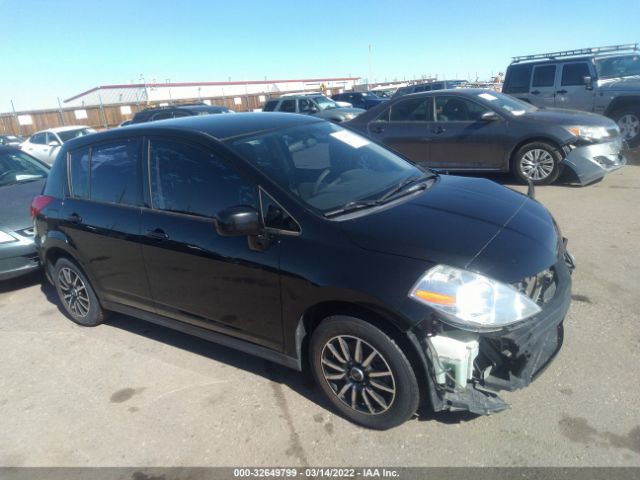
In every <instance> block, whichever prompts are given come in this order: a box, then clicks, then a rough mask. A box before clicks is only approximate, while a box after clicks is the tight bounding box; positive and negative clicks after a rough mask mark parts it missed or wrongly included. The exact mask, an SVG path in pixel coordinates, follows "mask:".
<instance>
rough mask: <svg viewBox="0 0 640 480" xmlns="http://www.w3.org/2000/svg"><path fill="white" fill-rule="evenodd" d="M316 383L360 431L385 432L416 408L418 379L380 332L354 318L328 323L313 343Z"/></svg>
mask: <svg viewBox="0 0 640 480" xmlns="http://www.w3.org/2000/svg"><path fill="white" fill-rule="evenodd" d="M310 355H311V366H312V371H313V375H314V377H315V380H316V382H317V384H318V386H319V387H320V389H321V390H322V392H323V393H324V395H325V396H326V398H327V399H328V400H329V401H330V402H331V404H332V405H333V406H334V407H335V408H336V409H337V410H338V411H339V412H340V413H342V415H344V416H345V417H346V418H348V419H349V420H351V421H353V422H354V423H357V424H359V425H362V426H365V427H368V428H374V429H378V430H386V429H389V428H393V427H395V426H398V425H400V424H402V423H404V422H405V421H406V420H408V419H409V418H410V417H411V416H412V415H413V414H414V413H415V411H416V409H417V408H418V403H419V400H420V393H419V388H418V382H417V380H416V376H415V373H414V371H413V368H412V367H411V364H410V363H409V360H407V357H406V356H405V354H404V353H403V351H402V350H401V349H400V348H399V347H398V345H397V344H396V343H395V342H394V341H393V340H392V339H391V338H390V337H389V336H388V335H387V334H386V333H384V332H383V331H382V330H380V329H378V328H376V327H374V326H373V325H371V324H369V323H367V322H365V321H363V320H360V319H357V318H353V317H347V316H335V317H329V318H327V319H325V320H324V321H323V322H322V323H321V324H320V326H319V327H318V328H317V329H316V331H315V332H314V333H313V336H312V337H311V344H310Z"/></svg>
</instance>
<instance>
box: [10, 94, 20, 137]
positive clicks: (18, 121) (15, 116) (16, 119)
mask: <svg viewBox="0 0 640 480" xmlns="http://www.w3.org/2000/svg"><path fill="white" fill-rule="evenodd" d="M11 110H13V118H14V119H15V121H16V124H17V125H18V134H19V135H20V136H22V125H20V120H19V119H18V114H17V113H16V107H15V106H14V105H13V100H11Z"/></svg>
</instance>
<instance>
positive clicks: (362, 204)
mask: <svg viewBox="0 0 640 480" xmlns="http://www.w3.org/2000/svg"><path fill="white" fill-rule="evenodd" d="M377 205H380V202H378V201H377V200H368V201H355V202H348V203H345V204H344V205H343V206H341V207H340V208H336V209H335V210H330V211H328V212H325V213H324V216H325V217H335V216H336V215H341V214H343V213H349V212H353V211H354V210H360V209H362V208H370V207H375V206H377Z"/></svg>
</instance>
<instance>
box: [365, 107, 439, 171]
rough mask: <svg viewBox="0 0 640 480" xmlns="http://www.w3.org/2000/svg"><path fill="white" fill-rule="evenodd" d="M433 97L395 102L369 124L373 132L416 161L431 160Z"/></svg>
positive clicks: (379, 138)
mask: <svg viewBox="0 0 640 480" xmlns="http://www.w3.org/2000/svg"><path fill="white" fill-rule="evenodd" d="M431 120H433V97H418V98H407V99H403V100H398V101H397V102H393V104H392V105H390V106H389V108H387V109H386V110H385V111H384V112H383V113H382V114H381V115H379V116H378V117H377V118H376V119H375V120H374V121H373V122H370V123H369V125H368V126H367V128H368V131H369V135H370V136H371V137H373V138H375V139H376V140H378V141H379V142H382V143H384V144H385V145H387V146H388V147H389V148H392V149H393V150H395V151H397V152H400V153H401V154H403V155H405V156H406V157H407V158H409V159H411V160H413V161H414V162H420V163H426V164H429V163H430V146H429V142H430V141H431V137H432V133H431V131H430V130H429V125H430V121H431Z"/></svg>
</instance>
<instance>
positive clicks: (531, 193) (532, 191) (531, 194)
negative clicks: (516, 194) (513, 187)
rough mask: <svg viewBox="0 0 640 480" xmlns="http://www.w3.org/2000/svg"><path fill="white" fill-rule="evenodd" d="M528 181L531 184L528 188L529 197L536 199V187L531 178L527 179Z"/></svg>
mask: <svg viewBox="0 0 640 480" xmlns="http://www.w3.org/2000/svg"><path fill="white" fill-rule="evenodd" d="M527 183H528V184H529V188H527V197H529V198H530V199H531V200H535V199H536V189H535V187H534V186H533V182H532V181H531V179H530V178H529V179H527Z"/></svg>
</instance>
